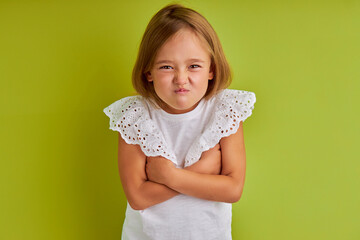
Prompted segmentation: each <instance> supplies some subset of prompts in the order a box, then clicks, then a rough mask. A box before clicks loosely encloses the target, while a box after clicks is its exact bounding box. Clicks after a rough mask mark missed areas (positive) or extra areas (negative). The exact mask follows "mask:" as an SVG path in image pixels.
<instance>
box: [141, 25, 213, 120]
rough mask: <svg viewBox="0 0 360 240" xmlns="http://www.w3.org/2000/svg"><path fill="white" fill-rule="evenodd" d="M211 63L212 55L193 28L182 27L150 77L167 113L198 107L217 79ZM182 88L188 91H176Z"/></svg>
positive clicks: (161, 51) (164, 48)
mask: <svg viewBox="0 0 360 240" xmlns="http://www.w3.org/2000/svg"><path fill="white" fill-rule="evenodd" d="M210 64H211V59H210V54H209V53H208V51H207V50H206V48H205V46H204V45H203V43H202V42H201V41H200V40H199V38H198V37H197V36H196V34H195V33H194V32H193V31H191V30H189V29H182V30H180V31H179V32H177V33H176V34H175V35H174V36H173V37H171V38H170V39H169V40H168V41H167V42H165V43H164V45H163V46H162V47H161V48H160V49H159V51H158V53H157V56H156V57H155V64H154V66H153V67H152V69H151V70H150V72H148V73H147V80H148V81H149V82H153V84H154V88H155V92H156V94H157V95H158V96H159V98H160V99H161V100H163V101H164V102H165V103H166V107H165V108H164V110H165V111H166V112H168V113H172V114H179V113H186V112H189V111H191V110H193V109H194V108H195V107H196V106H197V104H198V103H199V101H200V100H201V99H202V98H203V96H204V95H205V93H206V90H207V88H208V81H209V80H211V79H213V72H212V71H210ZM179 89H186V90H188V91H187V92H181V93H179V92H176V90H179Z"/></svg>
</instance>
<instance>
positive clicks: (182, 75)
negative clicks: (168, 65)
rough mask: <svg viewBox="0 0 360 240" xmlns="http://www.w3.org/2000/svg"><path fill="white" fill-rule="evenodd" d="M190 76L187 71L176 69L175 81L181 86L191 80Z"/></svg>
mask: <svg viewBox="0 0 360 240" xmlns="http://www.w3.org/2000/svg"><path fill="white" fill-rule="evenodd" d="M188 77H189V76H188V72H187V71H181V70H179V71H176V74H175V77H174V82H175V84H178V85H180V86H182V85H185V84H186V83H187V82H188V81H189V79H188Z"/></svg>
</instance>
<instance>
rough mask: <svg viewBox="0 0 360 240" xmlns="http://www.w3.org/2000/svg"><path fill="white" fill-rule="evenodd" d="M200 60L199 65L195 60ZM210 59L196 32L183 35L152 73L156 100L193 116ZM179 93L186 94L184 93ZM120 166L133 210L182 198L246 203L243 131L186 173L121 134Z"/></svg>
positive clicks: (162, 51)
mask: <svg viewBox="0 0 360 240" xmlns="http://www.w3.org/2000/svg"><path fill="white" fill-rule="evenodd" d="M194 59H196V60H194ZM210 63H211V60H210V55H209V53H208V52H207V50H206V48H205V46H204V45H203V44H202V42H201V41H200V40H199V38H198V37H197V36H196V34H195V33H194V32H192V31H191V30H189V29H182V30H180V31H179V32H178V33H176V34H175V35H174V36H173V37H172V38H170V39H169V40H168V41H167V42H165V43H164V45H163V46H162V47H161V48H160V49H159V51H158V54H157V56H156V58H155V64H154V66H153V68H152V69H151V71H150V72H148V73H147V79H148V81H149V82H153V84H154V88H155V92H156V94H157V95H158V96H159V97H160V98H161V99H162V100H163V101H164V102H165V103H166V104H167V105H166V107H165V108H164V110H165V111H166V112H168V113H171V114H181V113H186V112H189V111H191V110H193V109H194V108H195V107H196V106H197V104H198V103H199V101H200V100H201V99H202V98H203V97H204V95H205V93H206V90H207V87H208V81H211V79H212V78H213V73H212V72H211V71H210ZM179 89H186V91H183V92H178V91H177V90H179ZM118 148H119V152H118V163H119V173H120V178H121V182H122V185H123V188H124V192H125V195H126V197H127V199H128V202H129V204H130V206H131V207H132V208H133V209H135V210H143V209H146V208H148V207H150V206H153V205H155V204H158V203H161V202H164V201H166V200H168V199H170V198H172V197H174V196H176V195H177V194H179V193H182V194H186V195H190V196H194V197H198V198H201V199H206V200H212V201H221V202H229V203H233V202H236V201H238V200H239V199H240V197H241V194H242V190H243V186H244V180H245V167H246V166H245V162H246V160H245V158H246V157H245V144H244V139H243V126H242V122H240V126H239V128H238V130H237V132H236V133H235V134H232V135H230V136H228V137H224V138H222V139H221V140H220V142H219V143H218V144H217V145H216V146H214V147H213V148H212V149H209V150H208V151H205V152H203V153H202V155H201V158H200V160H199V161H197V162H196V163H195V164H193V165H191V166H189V167H186V168H184V169H181V168H176V167H175V165H174V164H173V163H172V162H171V161H170V160H168V159H166V158H164V157H160V156H158V157H147V156H145V155H144V153H143V152H142V151H141V148H140V146H138V145H132V144H126V142H125V141H124V140H123V139H122V138H121V136H120V134H119V146H118Z"/></svg>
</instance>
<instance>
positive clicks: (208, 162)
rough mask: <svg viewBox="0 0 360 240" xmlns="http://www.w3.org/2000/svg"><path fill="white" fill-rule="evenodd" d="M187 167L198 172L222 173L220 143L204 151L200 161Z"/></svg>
mask: <svg viewBox="0 0 360 240" xmlns="http://www.w3.org/2000/svg"><path fill="white" fill-rule="evenodd" d="M185 169H186V170H190V171H193V172H198V173H204V174H214V175H219V174H220V173H221V148H220V144H219V143H218V144H216V145H215V146H214V147H213V148H210V149H209V150H207V151H205V152H203V153H202V154H201V157H200V159H199V161H197V162H196V163H194V164H193V165H191V166H189V167H186V168H185Z"/></svg>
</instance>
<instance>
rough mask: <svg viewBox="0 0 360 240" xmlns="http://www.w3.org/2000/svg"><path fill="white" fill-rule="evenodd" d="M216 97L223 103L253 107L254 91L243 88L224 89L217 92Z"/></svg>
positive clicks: (254, 100)
mask: <svg viewBox="0 0 360 240" xmlns="http://www.w3.org/2000/svg"><path fill="white" fill-rule="evenodd" d="M217 99H218V101H221V102H223V103H232V104H236V105H242V106H249V107H254V103H255V102H256V95H255V93H254V92H250V91H245V90H237V89H224V90H222V91H221V92H219V93H218V94H217Z"/></svg>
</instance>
